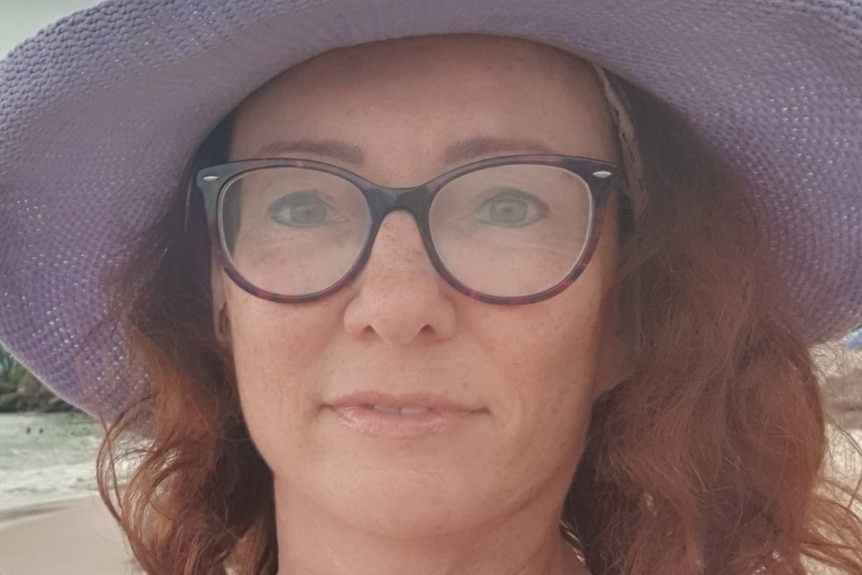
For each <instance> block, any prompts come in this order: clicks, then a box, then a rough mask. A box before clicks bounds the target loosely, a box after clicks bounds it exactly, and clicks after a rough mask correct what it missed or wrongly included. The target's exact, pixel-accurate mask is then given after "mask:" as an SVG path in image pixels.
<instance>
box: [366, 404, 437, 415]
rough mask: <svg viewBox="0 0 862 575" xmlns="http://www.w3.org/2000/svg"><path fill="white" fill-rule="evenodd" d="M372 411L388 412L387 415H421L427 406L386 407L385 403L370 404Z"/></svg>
mask: <svg viewBox="0 0 862 575" xmlns="http://www.w3.org/2000/svg"><path fill="white" fill-rule="evenodd" d="M371 408H372V409H373V410H374V411H379V412H380V413H388V414H389V415H422V414H423V413H427V412H428V408H427V407H387V406H385V405H372V406H371Z"/></svg>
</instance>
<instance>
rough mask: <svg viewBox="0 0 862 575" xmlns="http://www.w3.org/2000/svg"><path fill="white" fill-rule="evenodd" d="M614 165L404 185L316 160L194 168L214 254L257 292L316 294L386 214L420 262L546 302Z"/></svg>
mask: <svg viewBox="0 0 862 575" xmlns="http://www.w3.org/2000/svg"><path fill="white" fill-rule="evenodd" d="M615 173H616V166H615V165H614V164H611V163H607V162H602V161H598V160H591V159H587V158H578V157H570V156H558V155H545V154H541V155H537V154H533V155H517V156H505V157H497V158H490V159H485V160H480V161H477V162H473V163H470V164H466V165H464V166H460V167H458V168H455V169H453V170H450V171H448V172H446V173H444V174H442V175H440V176H437V177H436V178H434V179H432V180H430V181H428V182H426V183H424V184H422V185H420V186H415V187H408V188H388V187H384V186H380V185H377V184H375V183H373V182H371V181H369V180H367V179H365V178H363V177H361V176H359V175H357V174H355V173H353V172H350V171H348V170H345V169H343V168H339V167H337V166H332V165H329V164H326V163H322V162H315V161H309V160H294V159H261V160H249V161H242V162H232V163H228V164H223V165H220V166H213V167H210V168H206V169H203V170H201V171H200V172H199V173H198V176H197V186H198V188H199V190H200V191H201V193H202V194H203V197H204V205H205V208H206V213H207V220H208V222H209V229H210V233H211V235H212V239H213V243H214V245H216V246H218V250H217V257H218V259H219V260H220V262H219V263H220V264H221V265H222V266H223V267H224V269H225V271H226V273H227V274H228V276H229V277H230V278H231V279H232V280H233V281H234V282H235V283H236V284H237V285H239V287H241V288H242V289H244V290H245V291H247V292H249V293H250V294H252V295H255V296H257V297H260V298H263V299H266V300H270V301H274V302H285V303H301V302H308V301H312V300H316V299H319V298H322V297H325V296H327V295H329V294H331V293H333V292H335V291H336V290H338V289H339V288H341V287H343V286H344V285H346V284H347V283H349V282H350V281H351V280H353V279H354V278H355V277H356V276H357V274H359V272H360V271H361V270H362V268H363V267H364V265H365V263H366V262H367V261H368V257H369V255H370V254H371V249H372V246H373V244H374V239H375V237H376V236H377V231H378V230H379V229H380V225H381V223H382V222H383V218H385V217H386V215H387V214H389V213H390V212H393V211H395V210H405V211H407V212H409V213H410V214H411V215H412V216H413V218H414V219H415V221H416V224H417V227H418V228H419V233H420V235H421V237H422V241H423V243H424V246H425V249H426V251H427V252H428V256H429V258H430V260H431V263H432V264H433V265H434V267H435V268H436V270H437V271H438V272H439V273H440V275H441V276H442V277H443V278H445V280H446V281H447V282H449V283H450V284H451V285H452V286H453V287H455V289H457V290H458V291H460V292H461V293H463V294H465V295H467V296H469V297H472V298H474V299H477V300H480V301H483V302H487V303H493V304H504V305H505V304H508V305H512V304H526V303H533V302H537V301H541V300H544V299H547V298H550V297H552V296H554V295H556V294H558V293H560V292H562V291H563V290H564V289H566V287H568V286H569V285H570V284H571V283H572V282H574V281H575V279H577V277H578V276H579V275H580V274H581V272H582V271H583V270H584V268H585V267H586V266H587V263H588V262H589V260H590V257H591V256H592V254H593V251H594V250H595V247H596V244H597V243H598V238H599V234H600V232H601V227H602V220H603V217H604V212H605V207H606V205H607V203H608V202H607V200H608V197H609V195H610V193H609V192H610V190H611V189H613V182H614V180H615Z"/></svg>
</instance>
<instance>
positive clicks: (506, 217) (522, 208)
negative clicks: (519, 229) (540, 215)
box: [491, 199, 527, 224]
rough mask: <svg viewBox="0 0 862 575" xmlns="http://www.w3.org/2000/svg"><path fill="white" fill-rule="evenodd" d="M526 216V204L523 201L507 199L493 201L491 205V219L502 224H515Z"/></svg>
mask: <svg viewBox="0 0 862 575" xmlns="http://www.w3.org/2000/svg"><path fill="white" fill-rule="evenodd" d="M526 216H527V206H526V204H525V203H524V202H522V201H518V200H513V199H508V200H501V201H497V202H494V204H493V205H492V206H491V219H492V220H494V221H496V222H501V223H504V224H516V223H518V222H522V221H524V218H525V217H526Z"/></svg>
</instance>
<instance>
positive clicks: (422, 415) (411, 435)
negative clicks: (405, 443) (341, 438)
mask: <svg viewBox="0 0 862 575" xmlns="http://www.w3.org/2000/svg"><path fill="white" fill-rule="evenodd" d="M325 407H326V409H327V410H328V411H330V412H331V413H333V414H334V415H336V416H337V419H338V421H339V422H340V423H342V424H344V425H345V426H346V427H347V428H349V429H351V430H353V431H356V432H359V433H361V434H363V435H366V436H369V437H374V438H389V439H421V438H424V437H430V436H435V435H440V434H444V433H452V432H455V431H457V430H459V429H463V426H464V424H465V423H466V421H467V420H469V419H470V418H471V416H474V415H477V414H479V413H481V412H482V409H481V408H478V407H475V406H473V405H470V404H467V403H459V402H455V401H452V400H450V399H448V398H445V397H440V396H433V395H428V394H403V395H390V394H384V393H378V392H363V393H354V394H349V395H345V396H342V397H339V398H337V399H336V400H334V401H332V402H330V403H327V404H326V405H325Z"/></svg>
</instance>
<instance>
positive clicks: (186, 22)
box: [0, 0, 862, 413]
mask: <svg viewBox="0 0 862 575" xmlns="http://www.w3.org/2000/svg"><path fill="white" fill-rule="evenodd" d="M440 33H486V34H496V35H505V36H517V37H526V38H532V39H535V40H538V41H540V42H545V43H550V44H554V45H557V46H560V47H563V48H566V49H568V50H570V51H572V52H575V53H578V54H581V55H583V56H586V57H588V58H591V59H593V60H595V61H596V62H598V63H600V64H601V65H603V66H605V67H606V68H608V69H610V70H612V71H613V72H615V73H617V74H619V75H621V76H623V77H625V78H627V79H629V80H630V81H632V82H634V83H636V84H638V85H640V86H642V87H645V88H646V89H648V90H649V91H651V92H652V93H654V94H655V95H657V96H658V97H660V98H662V99H664V100H666V101H667V102H669V103H670V104H672V105H673V106H674V107H676V108H677V109H678V110H680V111H681V112H682V113H683V114H685V115H686V116H687V117H688V118H689V119H690V120H691V122H692V124H693V126H694V127H695V128H696V129H697V130H698V132H699V133H700V134H702V135H703V136H704V138H706V140H707V141H708V142H709V144H710V146H711V147H712V149H714V150H715V153H717V154H719V155H720V156H722V157H723V158H724V159H725V160H726V161H727V162H729V164H730V165H731V166H733V167H734V168H735V169H737V170H739V171H740V172H741V173H743V174H744V175H745V176H746V177H747V178H748V179H749V181H751V182H752V183H753V184H754V185H753V193H754V194H755V201H756V205H757V207H758V210H759V212H760V214H761V216H762V221H763V222H764V225H765V232H766V234H767V237H768V240H769V244H770V247H771V250H772V254H773V255H774V258H775V260H776V262H777V263H778V265H779V267H780V270H781V274H782V275H781V280H782V281H783V282H784V284H785V285H787V286H788V289H789V292H790V293H791V294H792V309H791V310H790V312H791V313H792V314H793V316H794V317H795V318H796V319H797V320H798V321H799V322H800V324H801V325H802V326H803V327H804V330H805V336H806V337H807V339H808V341H810V342H812V343H814V342H818V341H821V340H824V339H827V338H830V337H832V336H836V335H839V334H841V333H842V332H844V331H847V330H849V329H850V328H851V327H853V326H854V325H858V324H859V323H862V265H860V262H862V191H860V186H862V184H860V182H862V3H860V1H857V0H854V1H837V0H836V1H825V0H807V1H805V2H800V1H796V0H792V1H791V0H783V1H782V0H770V1H757V0H720V1H719V0H713V1H709V0H698V1H697V2H693V1H691V0H614V1H610V0H579V1H576V0H544V1H525V0H469V1H465V0H266V1H264V0H259V1H255V0H231V1H228V0H183V1H180V0H149V1H146V2H141V1H137V0H135V1H110V2H106V3H104V4H102V5H100V6H97V7H95V8H92V9H89V10H87V11H84V12H81V13H78V14H75V15H73V16H71V17H69V18H67V19H65V20H63V21H61V22H60V23H58V24H57V25H55V26H53V27H51V28H49V29H47V30H45V31H43V32H42V33H40V34H39V35H38V36H36V37H35V38H33V39H31V40H29V41H27V42H25V43H24V44H22V45H21V46H19V47H18V48H17V49H16V50H14V51H13V52H12V53H11V55H10V56H9V57H8V58H7V59H6V60H5V61H3V62H2V63H0V266H2V267H0V281H2V285H0V297H2V299H0V341H2V343H3V345H4V346H6V347H7V348H8V349H9V350H11V351H12V352H13V354H14V355H15V356H16V357H17V358H19V359H20V360H21V361H22V362H24V363H25V364H26V365H27V366H28V367H29V368H30V369H31V370H32V371H33V372H34V373H35V374H36V375H37V376H38V377H39V378H41V379H42V380H43V381H45V382H46V383H47V384H48V385H50V386H51V387H52V388H53V389H54V390H55V391H56V392H57V393H59V394H60V395H61V396H63V397H65V398H66V399H67V400H69V401H71V402H73V403H76V404H78V405H81V406H83V407H85V408H86V409H88V410H90V411H101V412H103V413H114V412H116V410H117V409H118V408H119V407H120V406H122V405H123V404H124V402H125V401H126V400H127V396H128V393H129V391H130V389H131V386H132V385H134V382H127V383H126V384H125V385H124V386H113V385H105V386H103V387H97V388H96V393H95V395H92V396H89V397H85V394H84V393H83V392H82V387H81V384H80V381H79V377H78V369H79V368H81V367H83V368H86V369H85V371H86V373H87V375H86V378H87V379H88V380H90V381H91V382H92V381H98V379H99V377H101V376H100V374H101V373H102V372H103V368H105V367H106V366H107V367H110V366H111V364H112V363H113V364H118V365H119V364H122V362H123V360H124V357H125V350H124V348H123V343H122V337H121V335H120V330H116V329H113V330H112V329H110V328H109V326H108V327H105V326H103V327H102V328H100V329H98V330H96V331H92V330H93V326H94V325H95V322H96V321H98V320H99V319H100V318H102V316H103V315H104V314H105V312H106V306H107V302H108V301H109V299H110V298H109V297H108V294H106V293H104V292H103V289H104V286H103V283H102V280H103V278H104V277H105V275H106V273H108V272H111V271H112V270H114V269H116V267H117V266H118V265H119V264H120V263H121V262H122V261H123V258H124V256H125V255H126V254H127V253H128V250H129V247H130V245H131V244H130V242H131V241H132V240H133V238H135V237H136V235H137V234H139V233H140V232H141V231H143V230H145V229H146V228H147V227H148V226H150V225H151V224H152V223H153V221H154V219H155V218H156V217H157V216H158V215H159V214H160V213H161V212H162V211H163V210H164V209H165V206H166V205H167V203H168V200H169V197H170V196H171V195H172V194H174V193H175V191H176V190H177V183H178V178H180V176H181V173H182V169H183V166H184V164H185V163H186V161H187V159H188V158H189V156H190V155H191V154H192V152H193V150H194V149H195V147H196V145H197V144H198V143H199V142H200V140H201V138H202V137H203V136H204V135H205V134H206V133H207V132H208V131H209V130H210V129H211V128H212V127H213V126H214V125H215V124H216V123H217V121H218V120H219V119H220V118H221V117H222V116H223V115H224V114H225V113H226V112H228V111H229V110H230V109H231V108H233V107H234V106H236V104H238V103H239V102H240V101H241V100H242V99H243V97H245V96H246V95H247V94H249V93H250V92H251V91H252V90H254V89H255V88H256V87H258V86H260V85H261V84H263V83H264V82H266V81H267V80H268V79H270V78H271V77H273V76H274V75H276V74H277V73H278V72H280V71H282V70H284V69H286V68H288V67H290V66H292V65H294V64H296V63H299V62H302V61H304V60H306V59H308V58H310V57H312V56H314V55H317V54H320V53H322V52H325V51H327V50H330V49H332V48H335V47H339V46H347V45H355V44H361V43H366V42H370V41H375V40H381V39H388V38H395V37H403V36H412V35H426V34H440ZM106 352H107V353H108V356H107V362H106Z"/></svg>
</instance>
